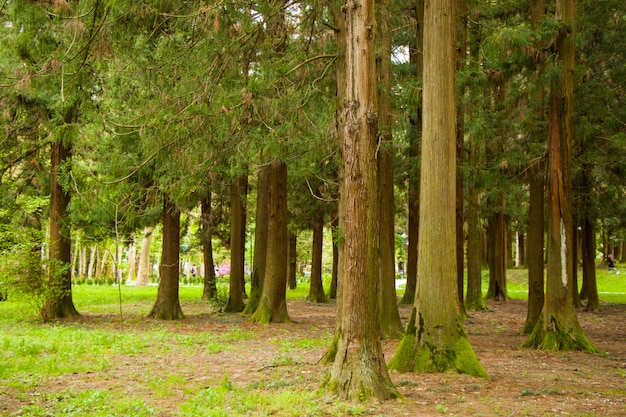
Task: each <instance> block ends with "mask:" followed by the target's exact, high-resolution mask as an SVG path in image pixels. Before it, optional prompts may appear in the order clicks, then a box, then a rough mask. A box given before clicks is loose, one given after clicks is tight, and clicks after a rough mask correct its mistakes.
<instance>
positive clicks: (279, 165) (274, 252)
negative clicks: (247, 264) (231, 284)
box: [250, 159, 289, 323]
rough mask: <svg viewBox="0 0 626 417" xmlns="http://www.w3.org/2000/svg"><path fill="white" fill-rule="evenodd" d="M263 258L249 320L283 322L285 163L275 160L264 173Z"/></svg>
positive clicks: (285, 320)
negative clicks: (265, 217)
mask: <svg viewBox="0 0 626 417" xmlns="http://www.w3.org/2000/svg"><path fill="white" fill-rule="evenodd" d="M268 202H269V204H268V211H267V215H268V224H267V230H268V234H267V252H266V253H267V260H266V264H265V278H264V281H263V290H262V292H261V299H260V300H259V306H258V307H257V309H256V311H255V312H254V314H252V316H251V317H250V319H251V320H252V321H255V322H258V323H270V322H287V321H289V314H288V313H287V300H286V291H287V259H286V257H285V254H286V253H287V249H288V240H289V233H288V230H287V224H288V211H287V165H286V164H285V163H283V162H282V161H280V160H278V159H276V160H274V161H272V162H271V163H270V166H269V172H268Z"/></svg>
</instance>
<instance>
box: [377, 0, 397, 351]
mask: <svg viewBox="0 0 626 417" xmlns="http://www.w3.org/2000/svg"><path fill="white" fill-rule="evenodd" d="M378 6H379V7H378V8H377V10H378V16H377V18H378V35H379V36H380V41H379V42H378V44H379V48H378V53H379V59H378V65H377V69H378V86H379V90H378V141H379V146H380V148H379V152H378V178H379V184H378V189H379V191H378V192H379V194H380V218H379V222H380V226H379V256H380V258H379V262H380V265H379V268H380V275H379V279H380V281H379V292H378V295H379V297H378V303H379V306H378V324H379V326H380V333H381V336H382V337H383V338H384V339H398V338H400V337H401V336H402V332H403V329H402V322H401V321H400V312H399V311H398V297H397V294H396V262H395V255H396V251H395V249H396V248H395V243H396V239H395V230H394V221H395V213H396V211H395V200H394V181H393V180H394V177H393V136H392V118H391V99H390V94H391V29H390V28H389V21H390V19H391V16H390V13H391V10H390V7H389V0H379V1H378Z"/></svg>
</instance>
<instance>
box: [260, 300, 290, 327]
mask: <svg viewBox="0 0 626 417" xmlns="http://www.w3.org/2000/svg"><path fill="white" fill-rule="evenodd" d="M283 310H284V311H283ZM250 321H252V322H254V323H260V324H270V323H271V322H274V323H288V322H290V321H291V320H290V319H289V314H287V307H286V306H285V308H284V309H282V308H279V309H277V310H276V311H274V310H272V308H271V307H270V303H269V300H268V299H267V298H261V301H259V306H258V308H257V309H256V311H255V312H254V314H252V316H250Z"/></svg>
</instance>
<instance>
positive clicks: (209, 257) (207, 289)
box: [200, 190, 217, 301]
mask: <svg viewBox="0 0 626 417" xmlns="http://www.w3.org/2000/svg"><path fill="white" fill-rule="evenodd" d="M211 199H212V192H211V191H210V190H208V191H207V195H206V197H205V198H203V199H202V201H201V202H200V211H201V213H200V216H201V220H200V230H201V242H202V257H203V258H204V260H203V261H204V278H203V281H202V284H203V285H202V301H209V300H215V299H216V298H217V281H216V280H215V262H214V260H213V233H212V227H213V225H212V224H211Z"/></svg>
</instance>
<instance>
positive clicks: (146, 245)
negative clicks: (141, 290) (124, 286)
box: [135, 226, 154, 286]
mask: <svg viewBox="0 0 626 417" xmlns="http://www.w3.org/2000/svg"><path fill="white" fill-rule="evenodd" d="M153 231H154V227H152V226H148V227H146V228H144V229H143V237H142V238H141V249H140V251H139V265H138V266H137V281H135V285H136V286H144V285H148V284H149V283H150V245H151V244H152V232H153Z"/></svg>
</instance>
